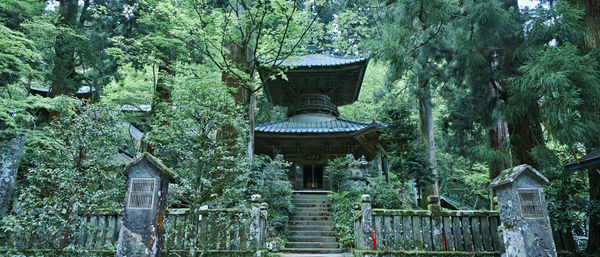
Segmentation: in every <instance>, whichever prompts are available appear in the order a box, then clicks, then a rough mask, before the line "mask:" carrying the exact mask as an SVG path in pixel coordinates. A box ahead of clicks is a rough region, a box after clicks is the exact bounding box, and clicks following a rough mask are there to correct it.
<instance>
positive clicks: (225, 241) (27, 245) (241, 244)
mask: <svg viewBox="0 0 600 257" xmlns="http://www.w3.org/2000/svg"><path fill="white" fill-rule="evenodd" d="M196 213H197V214H198V215H199V217H198V218H197V219H192V215H191V214H190V211H189V210H188V209H169V210H168V213H167V216H166V219H165V223H164V224H165V225H164V226H165V236H164V242H165V245H164V247H163V251H164V252H167V253H169V252H170V253H179V254H185V253H189V252H190V250H191V249H192V248H194V251H195V252H197V253H201V252H206V253H213V255H227V254H228V253H230V254H231V253H235V256H238V255H245V254H244V253H248V254H250V253H254V252H255V251H257V250H260V249H264V248H265V241H266V240H265V239H266V238H265V237H266V225H267V224H266V223H267V219H266V218H267V217H266V211H265V210H261V211H259V212H258V215H251V213H250V212H242V211H239V210H235V209H221V210H217V209H206V210H198V211H196ZM120 215H121V210H103V211H98V212H95V213H94V214H92V215H89V216H86V217H85V218H84V223H85V224H84V225H83V226H81V229H80V230H79V231H78V232H76V234H75V235H74V236H73V237H72V239H71V242H72V246H73V247H72V248H74V249H76V250H77V251H79V250H88V251H90V252H96V253H106V254H108V255H110V254H112V255H114V251H115V249H116V244H117V240H118V235H119V228H120V224H121V216H120ZM253 216H257V217H253ZM253 218H254V221H253ZM252 222H255V225H251V224H252ZM251 227H252V230H251ZM12 238H13V239H12V240H13V241H17V243H16V244H17V245H19V246H20V247H19V248H21V249H25V251H33V252H35V251H42V252H44V251H46V250H48V251H52V249H56V248H57V245H58V242H59V240H58V237H55V239H54V240H45V241H39V240H36V239H34V238H29V237H28V236H17V235H14V236H13V237H12ZM186 255H187V254H186Z"/></svg>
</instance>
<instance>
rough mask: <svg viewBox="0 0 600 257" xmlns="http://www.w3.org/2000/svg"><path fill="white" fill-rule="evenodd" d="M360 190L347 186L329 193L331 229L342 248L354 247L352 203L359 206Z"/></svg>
mask: <svg viewBox="0 0 600 257" xmlns="http://www.w3.org/2000/svg"><path fill="white" fill-rule="evenodd" d="M360 195H361V191H360V190H358V189H356V188H349V189H346V190H344V191H341V192H334V193H333V194H332V195H331V210H332V212H333V229H334V231H335V234H336V237H337V238H338V242H339V244H340V246H341V247H342V248H351V247H354V214H353V213H352V210H353V209H354V205H357V206H360V205H359V204H360Z"/></svg>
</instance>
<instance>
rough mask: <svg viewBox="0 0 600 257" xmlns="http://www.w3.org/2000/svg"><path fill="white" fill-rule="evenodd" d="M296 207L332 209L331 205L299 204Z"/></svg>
mask: <svg viewBox="0 0 600 257" xmlns="http://www.w3.org/2000/svg"><path fill="white" fill-rule="evenodd" d="M294 206H295V207H296V208H311V207H319V208H321V207H327V208H329V207H331V204H325V203H297V204H294Z"/></svg>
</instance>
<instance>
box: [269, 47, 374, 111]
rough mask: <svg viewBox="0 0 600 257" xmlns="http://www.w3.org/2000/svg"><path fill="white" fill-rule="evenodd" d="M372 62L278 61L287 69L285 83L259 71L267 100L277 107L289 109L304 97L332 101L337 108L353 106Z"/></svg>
mask: <svg viewBox="0 0 600 257" xmlns="http://www.w3.org/2000/svg"><path fill="white" fill-rule="evenodd" d="M368 62H369V58H368V57H364V56H362V57H338V56H333V55H325V54H307V55H302V56H295V57H290V58H289V59H286V60H285V61H279V62H278V61H276V62H275V63H276V64H280V67H284V68H285V69H287V70H284V72H285V75H286V77H287V80H286V79H283V78H282V77H281V76H278V77H276V78H275V79H271V78H270V75H272V74H273V72H272V71H273V70H272V69H271V68H269V67H267V65H262V66H261V68H259V74H260V77H261V79H262V81H263V85H264V90H265V93H266V95H267V99H269V101H270V102H271V103H273V104H274V105H281V106H288V107H289V106H290V105H292V104H294V103H295V102H296V98H298V97H300V96H303V95H311V94H319V95H325V96H327V97H329V98H330V99H331V103H332V104H333V105H335V106H340V105H346V104H350V103H352V102H354V101H356V100H357V99H358V93H359V92H360V87H361V84H362V80H363V77H364V74H365V70H366V68H367V64H368Z"/></svg>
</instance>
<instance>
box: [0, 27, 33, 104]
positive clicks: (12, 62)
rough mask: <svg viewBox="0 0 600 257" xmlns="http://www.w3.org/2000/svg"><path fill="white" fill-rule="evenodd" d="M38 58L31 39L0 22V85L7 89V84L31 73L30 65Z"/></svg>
mask: <svg viewBox="0 0 600 257" xmlns="http://www.w3.org/2000/svg"><path fill="white" fill-rule="evenodd" d="M39 59H40V55H39V54H38V53H37V52H36V49H35V45H34V43H33V42H32V41H31V40H29V39H28V38H26V36H25V35H24V34H23V33H21V32H18V31H14V30H11V29H10V28H8V27H5V26H4V25H2V24H0V87H2V88H3V89H4V90H7V91H8V90H9V88H8V85H10V84H13V83H15V82H17V81H19V80H20V79H21V76H27V75H29V74H31V73H33V68H32V67H31V66H32V65H33V64H35V63H36V62H37V61H38V60H39ZM9 94H10V92H9Z"/></svg>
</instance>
